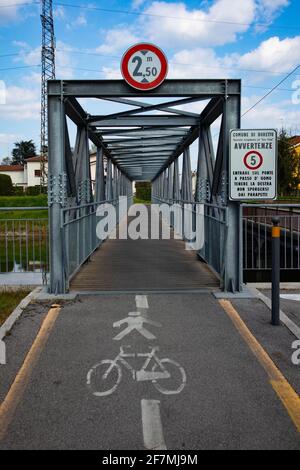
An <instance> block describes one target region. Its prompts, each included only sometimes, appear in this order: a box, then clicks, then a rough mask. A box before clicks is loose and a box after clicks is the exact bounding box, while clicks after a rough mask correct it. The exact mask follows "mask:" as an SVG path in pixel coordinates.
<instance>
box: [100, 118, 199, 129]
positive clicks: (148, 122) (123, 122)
mask: <svg viewBox="0 0 300 470" xmlns="http://www.w3.org/2000/svg"><path fill="white" fill-rule="evenodd" d="M197 122H198V118H193V117H189V116H162V115H152V116H138V117H136V116H128V117H120V118H115V119H105V116H103V120H102V121H99V120H98V121H95V122H93V123H92V126H91V128H92V129H94V128H97V127H100V128H102V127H122V126H123V127H144V126H151V127H156V126H158V127H161V126H167V127H170V126H194V125H196V124H197Z"/></svg>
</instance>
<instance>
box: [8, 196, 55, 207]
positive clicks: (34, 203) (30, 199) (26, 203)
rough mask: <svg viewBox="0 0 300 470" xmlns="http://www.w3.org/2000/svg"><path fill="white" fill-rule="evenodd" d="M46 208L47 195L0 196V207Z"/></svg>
mask: <svg viewBox="0 0 300 470" xmlns="http://www.w3.org/2000/svg"><path fill="white" fill-rule="evenodd" d="M39 206H40V207H42V206H43V207H47V195H46V194H40V195H39V196H0V207H39Z"/></svg>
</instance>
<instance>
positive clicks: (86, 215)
mask: <svg viewBox="0 0 300 470" xmlns="http://www.w3.org/2000/svg"><path fill="white" fill-rule="evenodd" d="M127 203H128V206H130V205H131V204H132V197H128V198H127ZM107 205H112V206H113V207H114V208H115V210H116V212H115V214H116V224H117V223H118V218H119V199H112V200H108V201H100V202H92V203H90V204H83V205H81V206H74V207H67V208H63V209H62V215H63V216H62V227H61V229H62V232H63V240H64V267H65V272H66V279H67V280H68V282H69V281H70V280H71V279H72V278H73V277H74V276H75V274H76V273H77V272H78V270H79V269H80V267H81V266H82V265H83V264H84V263H85V262H86V261H88V259H89V258H90V256H91V254H92V253H93V252H94V251H95V250H96V249H97V248H98V247H99V246H100V245H101V243H102V242H103V241H104V239H101V238H99V237H98V235H97V224H98V223H99V222H100V220H101V219H102V218H103V217H106V215H105V216H103V215H102V216H101V215H97V213H99V209H101V208H102V209H103V210H104V209H105V207H107ZM111 225H112V227H113V229H114V228H115V227H116V225H115V224H114V221H112V224H111Z"/></svg>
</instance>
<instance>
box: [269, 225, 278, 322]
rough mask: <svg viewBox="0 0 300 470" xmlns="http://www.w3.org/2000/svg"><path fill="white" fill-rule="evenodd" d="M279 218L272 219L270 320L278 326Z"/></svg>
mask: <svg viewBox="0 0 300 470" xmlns="http://www.w3.org/2000/svg"><path fill="white" fill-rule="evenodd" d="M279 221H280V220H279V217H273V218H272V222H273V227H272V320H271V323H272V325H274V326H280V227H279Z"/></svg>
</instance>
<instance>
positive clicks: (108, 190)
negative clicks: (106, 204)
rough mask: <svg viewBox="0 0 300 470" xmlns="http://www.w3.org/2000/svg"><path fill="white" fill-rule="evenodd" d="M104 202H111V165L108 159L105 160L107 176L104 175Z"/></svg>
mask: <svg viewBox="0 0 300 470" xmlns="http://www.w3.org/2000/svg"><path fill="white" fill-rule="evenodd" d="M105 189H106V200H107V201H111V199H112V197H113V195H112V163H111V160H110V158H109V159H108V160H107V174H106V188H105Z"/></svg>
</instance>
